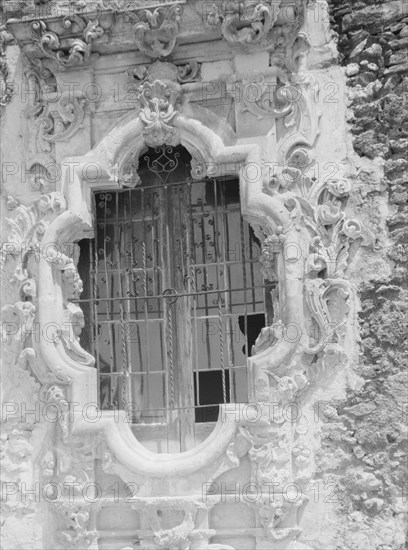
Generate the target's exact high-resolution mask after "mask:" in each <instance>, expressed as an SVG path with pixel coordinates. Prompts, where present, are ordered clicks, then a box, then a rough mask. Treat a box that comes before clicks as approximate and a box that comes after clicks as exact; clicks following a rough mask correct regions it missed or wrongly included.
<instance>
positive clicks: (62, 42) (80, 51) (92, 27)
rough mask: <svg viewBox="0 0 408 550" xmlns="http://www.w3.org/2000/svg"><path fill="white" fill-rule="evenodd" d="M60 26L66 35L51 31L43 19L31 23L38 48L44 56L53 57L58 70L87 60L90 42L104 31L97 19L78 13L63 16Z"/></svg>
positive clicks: (89, 52)
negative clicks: (66, 32) (89, 18)
mask: <svg viewBox="0 0 408 550" xmlns="http://www.w3.org/2000/svg"><path fill="white" fill-rule="evenodd" d="M62 26H63V28H64V29H66V31H68V32H69V35H68V37H66V36H63V34H61V35H60V36H59V35H58V34H57V33H56V32H54V31H51V30H50V29H49V28H48V26H47V23H45V21H42V20H37V21H33V22H32V23H31V28H32V32H33V36H34V39H35V41H36V43H37V44H38V46H39V48H40V50H41V51H42V53H43V54H44V55H45V56H46V57H48V58H50V59H53V60H54V61H55V62H56V63H57V66H58V68H59V69H60V70H64V69H65V68H66V67H70V66H73V65H77V64H82V63H84V62H86V61H88V59H89V57H90V55H91V52H92V42H93V41H94V40H95V39H97V38H100V37H101V36H102V35H103V33H104V29H103V28H102V27H101V26H100V25H99V22H98V21H97V20H93V21H90V20H88V19H87V18H85V17H81V16H79V15H69V16H68V15H67V16H65V17H64V18H63V19H62ZM70 35H71V36H70ZM72 35H74V36H72Z"/></svg>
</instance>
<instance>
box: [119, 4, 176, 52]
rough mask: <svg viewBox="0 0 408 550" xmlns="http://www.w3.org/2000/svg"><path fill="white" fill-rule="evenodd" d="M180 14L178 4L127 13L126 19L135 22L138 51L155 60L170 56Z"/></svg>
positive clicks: (174, 42) (134, 28) (174, 43)
mask: <svg viewBox="0 0 408 550" xmlns="http://www.w3.org/2000/svg"><path fill="white" fill-rule="evenodd" d="M182 13H183V7H182V6H181V5H180V4H174V5H172V6H170V7H164V6H159V7H157V8H156V9H154V10H149V9H143V10H140V11H138V12H137V13H129V14H128V16H127V17H128V18H129V19H130V20H131V21H133V22H135V25H134V27H133V30H134V33H135V42H136V45H137V47H138V48H139V50H140V51H142V52H143V53H145V54H147V55H148V56H150V57H155V58H157V57H167V56H168V55H170V54H171V52H172V51H173V50H174V47H175V45H176V40H177V35H178V33H179V27H180V21H181V15H182Z"/></svg>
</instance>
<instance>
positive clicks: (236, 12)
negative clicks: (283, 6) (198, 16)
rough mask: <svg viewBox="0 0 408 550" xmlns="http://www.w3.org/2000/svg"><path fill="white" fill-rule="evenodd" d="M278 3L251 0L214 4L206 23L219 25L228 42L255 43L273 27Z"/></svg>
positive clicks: (277, 11)
mask: <svg viewBox="0 0 408 550" xmlns="http://www.w3.org/2000/svg"><path fill="white" fill-rule="evenodd" d="M279 5H280V3H277V2H272V1H266V2H259V3H256V2H253V1H252V2H251V1H248V0H246V1H245V2H240V3H238V2H237V3H234V2H231V3H221V4H220V5H217V4H214V5H213V6H212V9H211V11H210V12H209V13H208V14H207V23H208V24H209V25H211V26H220V27H221V32H222V34H223V36H224V38H225V40H227V41H228V42H231V43H240V44H257V43H258V42H261V41H262V40H263V39H264V38H265V37H266V36H267V34H268V32H269V31H270V29H271V28H272V27H273V25H274V23H275V21H276V19H277V17H278V13H279Z"/></svg>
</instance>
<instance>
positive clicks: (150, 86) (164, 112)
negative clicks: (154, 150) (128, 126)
mask: <svg viewBox="0 0 408 550" xmlns="http://www.w3.org/2000/svg"><path fill="white" fill-rule="evenodd" d="M138 99H139V102H140V107H141V110H140V115H139V116H140V118H141V120H142V121H143V123H144V125H145V128H144V130H143V133H144V135H145V138H146V143H148V144H149V145H151V146H156V145H162V144H163V143H167V144H170V145H171V144H172V143H173V141H174V136H175V134H176V130H175V128H174V127H173V126H172V124H171V123H172V121H173V119H174V117H175V116H176V115H177V107H178V105H179V104H180V101H181V91H180V87H179V86H178V85H177V84H173V83H171V82H169V81H163V82H162V81H161V80H155V81H154V82H153V83H150V82H148V81H147V82H144V83H143V84H142V85H141V86H140V88H139V95H138Z"/></svg>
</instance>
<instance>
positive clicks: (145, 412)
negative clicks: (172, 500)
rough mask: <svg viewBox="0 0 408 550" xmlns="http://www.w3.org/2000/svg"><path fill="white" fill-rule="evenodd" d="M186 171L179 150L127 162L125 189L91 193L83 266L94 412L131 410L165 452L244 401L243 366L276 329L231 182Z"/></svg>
mask: <svg viewBox="0 0 408 550" xmlns="http://www.w3.org/2000/svg"><path fill="white" fill-rule="evenodd" d="M190 172H191V156H190V154H189V153H188V152H187V150H186V149H184V148H183V147H181V146H179V147H175V148H173V147H170V146H167V145H163V146H160V147H156V148H150V149H148V150H146V151H145V152H144V153H143V154H142V155H141V157H140V159H132V160H131V161H130V162H128V164H127V166H126V167H125V169H124V170H123V176H122V177H123V179H124V182H125V183H126V185H127V186H128V187H129V188H122V189H120V190H119V189H116V190H113V191H108V190H104V191H103V192H100V191H98V190H96V191H95V192H94V214H95V224H96V227H95V229H96V230H95V239H94V240H92V241H83V242H82V253H81V264H80V266H79V267H80V271H81V277H82V279H83V280H84V285H85V290H84V294H83V295H82V300H81V303H82V309H83V311H84V314H85V317H86V318H87V319H89V330H88V334H87V340H88V342H87V347H88V351H89V352H90V353H91V354H92V355H93V356H94V357H95V358H96V366H97V369H98V375H99V388H100V396H99V397H100V405H101V408H102V409H109V408H116V409H117V408H120V409H127V410H128V411H129V413H130V414H131V417H132V422H133V423H134V424H135V427H134V429H135V431H136V432H137V435H138V437H141V438H142V439H143V438H144V433H148V432H150V433H151V428H152V426H150V428H149V429H148V428H147V425H151V424H154V425H155V426H156V428H155V429H156V436H158V437H161V438H163V439H164V440H166V441H167V449H166V448H164V450H185V449H188V448H191V447H193V446H195V445H196V443H197V440H200V434H202V435H203V434H204V433H205V430H204V431H203V428H204V427H203V426H201V427H200V426H198V427H197V425H198V424H202V423H205V422H212V421H216V420H217V417H218V409H219V407H218V405H219V404H220V403H233V402H235V403H246V402H248V375H247V358H248V357H249V356H250V355H251V348H252V346H253V344H254V343H255V340H256V338H257V336H258V334H259V332H260V331H261V329H262V328H263V327H264V326H265V325H267V324H268V323H269V324H271V322H272V318H271V310H272V306H271V298H270V291H271V286H270V285H271V283H266V284H265V281H264V279H263V275H262V273H261V270H260V264H259V261H258V258H259V256H260V252H261V250H260V243H259V241H258V239H257V238H256V236H255V234H254V232H253V230H252V229H251V227H250V226H249V224H248V223H247V222H246V221H244V219H243V217H242V215H241V210H240V192H239V182H238V180H237V179H236V178H231V177H229V178H225V177H224V178H222V177H221V178H215V179H211V178H208V177H207V178H203V179H193V178H192V177H191V174H190ZM83 342H85V338H84V339H83ZM196 427H197V429H198V432H197V433H196V429H195V428H196ZM207 433H208V431H207Z"/></svg>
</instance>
